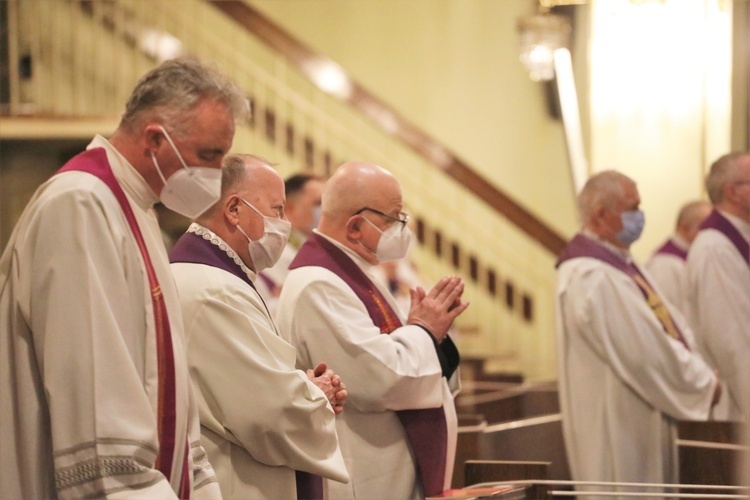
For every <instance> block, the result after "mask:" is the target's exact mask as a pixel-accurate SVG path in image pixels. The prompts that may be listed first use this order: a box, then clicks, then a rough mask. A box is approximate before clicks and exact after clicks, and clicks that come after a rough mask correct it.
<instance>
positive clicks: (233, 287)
mask: <svg viewBox="0 0 750 500" xmlns="http://www.w3.org/2000/svg"><path fill="white" fill-rule="evenodd" d="M172 268H173V271H174V272H175V278H176V281H177V283H178V287H179V289H180V296H181V300H182V303H183V313H184V318H185V328H186V330H187V331H188V360H189V364H190V371H191V376H192V379H193V383H194V385H195V390H196V391H200V392H201V396H202V398H203V400H204V402H205V404H206V405H207V408H206V410H207V411H210V415H205V414H204V415H201V419H202V423H203V425H205V426H207V427H208V428H209V429H211V430H212V431H214V432H216V433H217V434H219V435H221V436H223V437H224V438H225V439H227V440H230V441H232V442H234V443H236V444H239V445H240V446H242V447H243V448H244V449H245V450H247V452H248V453H249V454H250V455H251V456H252V457H253V459H255V460H257V461H258V462H261V463H264V464H266V465H269V466H283V467H287V468H291V469H294V470H302V471H307V472H311V473H313V474H318V475H321V476H324V477H330V478H332V479H335V480H337V481H347V480H348V476H347V474H346V468H345V466H344V465H343V458H341V455H340V451H339V447H338V438H337V436H336V430H335V414H334V412H333V409H332V408H331V406H330V404H329V403H328V399H327V398H326V396H325V394H324V393H323V392H322V391H321V390H320V389H319V388H318V387H317V386H316V385H315V384H314V383H312V382H311V381H310V379H309V378H308V377H307V374H306V373H305V372H303V371H301V370H298V369H296V368H295V366H294V363H295V356H294V348H293V347H292V346H291V345H289V344H288V343H287V342H285V341H284V340H283V339H282V338H281V337H279V336H278V335H277V334H276V332H275V330H274V328H273V324H272V322H271V321H272V320H271V319H270V318H269V317H268V315H267V313H266V311H265V308H264V306H263V304H262V302H260V300H259V296H258V295H257V293H256V292H255V291H254V290H252V289H251V288H250V286H248V285H247V284H246V283H244V282H242V281H241V280H239V279H237V278H234V277H231V276H230V275H228V273H225V272H223V271H216V270H213V269H212V268H210V267H208V266H202V265H192V264H173V265H172ZM186 269H192V271H189V272H186V271H185V270H186ZM201 269H202V270H204V271H206V272H201ZM217 272H218V273H219V274H220V275H221V274H224V275H226V276H230V277H231V278H232V280H231V281H227V280H223V279H218V280H216V279H214V278H216V276H217V274H216V273H217ZM196 283H198V285H197V286H196ZM204 411H205V410H204Z"/></svg>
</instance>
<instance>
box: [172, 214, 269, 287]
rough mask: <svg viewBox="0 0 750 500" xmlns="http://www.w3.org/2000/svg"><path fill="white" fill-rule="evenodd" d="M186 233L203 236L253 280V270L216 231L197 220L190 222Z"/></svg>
mask: <svg viewBox="0 0 750 500" xmlns="http://www.w3.org/2000/svg"><path fill="white" fill-rule="evenodd" d="M187 232H188V233H195V234H197V235H198V236H200V237H201V238H203V239H204V240H206V241H209V242H211V243H212V244H214V245H216V246H217V247H219V248H220V249H221V250H223V251H224V252H225V253H226V254H227V255H228V256H229V257H231V258H232V260H233V261H234V263H235V264H237V265H238V266H240V268H241V269H242V271H243V272H244V273H245V274H247V277H248V278H250V281H252V282H255V277H256V274H255V272H254V271H253V270H252V269H250V268H249V267H247V266H246V265H245V263H244V262H242V259H240V256H239V255H237V253H236V252H235V251H234V250H232V247H230V246H229V244H227V242H226V241H224V240H223V239H221V237H219V236H218V235H217V234H216V233H214V232H213V231H211V230H210V229H208V228H207V227H204V226H201V225H200V224H198V223H197V222H193V223H192V224H190V227H188V230H187Z"/></svg>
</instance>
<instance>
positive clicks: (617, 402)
mask: <svg viewBox="0 0 750 500" xmlns="http://www.w3.org/2000/svg"><path fill="white" fill-rule="evenodd" d="M639 204H640V197H639V195H638V190H637V188H636V185H635V183H634V182H633V181H632V180H631V179H629V178H628V177H626V176H625V175H623V174H621V173H618V172H615V171H611V170H610V171H604V172H600V173H598V174H596V175H594V176H593V177H591V178H590V179H589V180H588V182H587V183H586V185H585V186H584V187H583V189H582V191H581V193H580V195H579V198H578V205H579V211H580V217H581V221H582V224H583V229H582V231H581V232H580V233H579V234H578V235H576V236H575V237H574V238H573V239H572V240H571V242H570V243H569V244H568V246H567V247H566V249H565V250H564V251H563V253H562V255H561V256H560V258H559V261H558V266H559V267H558V285H557V318H558V320H557V322H558V328H557V341H558V346H557V347H558V375H559V389H560V406H561V408H562V416H563V435H564V438H565V446H566V449H567V454H568V461H569V463H570V468H571V472H572V475H573V479H574V480H576V481H614V482H648V483H672V482H678V457H677V448H676V444H675V437H676V436H675V421H676V420H679V419H689V420H705V419H707V418H708V414H709V411H710V409H711V407H712V404H714V403H715V401H716V400H717V399H718V396H719V394H720V387H721V386H720V384H719V381H718V379H717V377H716V375H715V373H714V371H713V370H712V369H711V368H710V367H709V366H708V365H707V364H706V363H705V362H704V361H703V359H702V358H701V357H700V356H699V355H698V354H697V353H696V351H695V350H694V342H693V334H692V332H691V331H690V328H689V327H688V325H687V323H686V322H685V320H684V318H683V317H682V315H681V314H680V312H679V311H678V310H677V309H676V308H674V307H673V306H672V305H671V304H669V303H665V302H662V300H661V299H660V290H659V289H658V288H657V287H655V286H654V285H653V283H652V281H651V278H650V276H648V275H647V274H645V273H644V272H643V271H641V269H640V268H639V266H637V265H636V264H635V263H634V262H633V260H632V258H631V256H630V252H629V248H630V245H631V244H632V243H633V242H634V241H636V240H637V239H638V237H639V236H640V234H641V231H642V229H643V225H644V216H643V212H641V211H640V210H639V209H638V207H639ZM618 490H619V491H628V490H627V489H618ZM639 491H640V490H639ZM650 491H651V492H653V493H654V494H655V495H658V494H659V492H660V491H661V490H660V489H658V488H654V489H652V490H650Z"/></svg>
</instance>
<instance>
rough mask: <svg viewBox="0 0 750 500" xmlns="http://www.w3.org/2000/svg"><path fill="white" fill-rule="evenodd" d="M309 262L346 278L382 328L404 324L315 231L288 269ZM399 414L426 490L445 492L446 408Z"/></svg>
mask: <svg viewBox="0 0 750 500" xmlns="http://www.w3.org/2000/svg"><path fill="white" fill-rule="evenodd" d="M307 266H317V267H323V268H325V269H328V270H329V271H331V272H333V273H334V274H336V275H337V276H339V277H340V278H341V279H342V280H344V282H345V283H346V284H347V285H349V286H350V287H351V289H352V291H353V292H354V293H355V295H357V297H358V298H359V299H360V300H361V301H362V303H363V304H364V306H365V308H366V309H367V312H368V314H369V315H370V318H371V319H372V321H373V323H374V324H375V326H377V327H378V328H380V331H381V332H383V333H390V332H391V331H393V330H394V329H396V328H398V327H400V326H402V325H401V321H400V320H399V319H398V315H397V314H396V313H395V311H393V309H392V308H391V307H390V305H389V304H388V302H387V300H386V299H385V297H383V295H382V294H381V293H380V291H379V290H378V288H377V287H376V286H375V285H374V284H373V283H372V281H370V279H369V278H368V277H367V275H365V273H364V272H363V271H362V270H361V269H360V268H359V266H357V264H355V263H354V261H353V260H352V259H351V258H350V257H349V256H348V255H346V254H345V253H344V252H343V251H341V249H339V248H338V247H336V245H334V244H332V243H331V242H329V241H328V240H326V239H325V238H323V237H322V236H320V235H317V234H315V233H313V234H312V235H310V237H309V238H308V239H307V241H305V243H304V244H303V245H302V247H301V248H300V249H299V252H297V255H296V256H295V258H294V260H293V261H292V263H291V264H290V265H289V269H290V270H291V269H297V268H300V267H307ZM396 414H397V415H398V417H399V420H400V421H401V425H403V427H404V431H405V432H406V436H407V439H408V440H409V443H410V444H411V448H412V450H413V452H414V456H415V459H416V462H417V476H418V478H419V480H420V481H421V484H422V489H423V492H424V494H425V495H426V496H434V495H438V494H440V493H442V492H443V485H444V479H445V473H446V470H445V469H446V455H447V450H448V426H447V423H446V421H445V412H444V411H443V408H442V407H440V408H428V409H419V410H401V411H397V412H396Z"/></svg>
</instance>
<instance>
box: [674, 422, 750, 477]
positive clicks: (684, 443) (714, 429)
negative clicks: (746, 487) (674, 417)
mask: <svg viewBox="0 0 750 500" xmlns="http://www.w3.org/2000/svg"><path fill="white" fill-rule="evenodd" d="M745 435H746V426H745V424H741V423H738V422H713V421H712V422H692V421H690V422H688V421H683V422H678V425H677V436H678V439H677V446H678V450H679V456H680V483H684V484H714V485H740V484H741V482H740V480H739V478H738V477H737V475H736V473H737V471H738V466H739V464H740V462H741V461H744V463H745V464H747V463H748V450H747V446H742V443H743V441H744V436H745Z"/></svg>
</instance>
